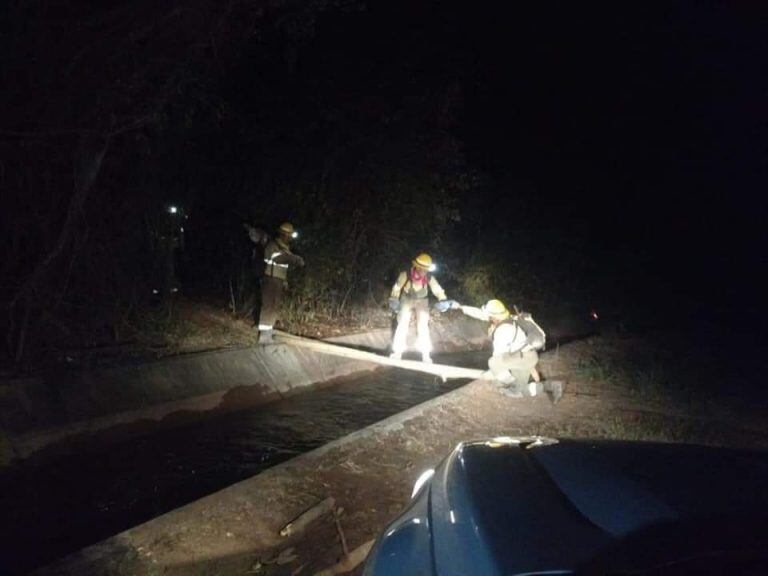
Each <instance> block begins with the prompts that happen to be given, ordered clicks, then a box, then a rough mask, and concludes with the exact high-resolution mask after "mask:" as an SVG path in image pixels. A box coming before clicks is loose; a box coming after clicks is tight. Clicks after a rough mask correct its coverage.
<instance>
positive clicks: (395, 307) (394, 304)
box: [389, 298, 400, 314]
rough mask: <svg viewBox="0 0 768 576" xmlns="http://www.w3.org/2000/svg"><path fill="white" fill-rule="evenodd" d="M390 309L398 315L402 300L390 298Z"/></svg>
mask: <svg viewBox="0 0 768 576" xmlns="http://www.w3.org/2000/svg"><path fill="white" fill-rule="evenodd" d="M389 309H390V310H392V312H394V313H395V314H397V313H398V312H399V311H400V300H398V299H397V298H390V299H389Z"/></svg>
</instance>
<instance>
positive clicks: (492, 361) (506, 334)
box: [456, 300, 563, 402]
mask: <svg viewBox="0 0 768 576" xmlns="http://www.w3.org/2000/svg"><path fill="white" fill-rule="evenodd" d="M456 307H458V308H459V309H460V310H461V311H462V312H463V313H464V314H466V315H467V316H470V317H472V318H476V319H478V320H482V321H484V322H489V323H490V325H489V327H488V336H489V337H490V338H491V341H492V342H493V354H492V355H491V357H490V358H489V359H488V368H489V371H490V375H491V376H492V377H493V379H494V380H495V381H496V382H497V383H498V384H499V386H500V389H501V391H502V392H503V393H504V394H506V395H508V396H515V397H520V396H536V395H537V394H538V393H540V392H542V391H546V392H550V393H551V394H552V399H553V401H554V402H557V401H558V400H559V399H560V397H561V396H562V394H563V385H562V382H559V381H546V382H540V381H539V378H538V371H537V370H536V365H537V364H538V363H539V354H538V352H537V351H538V350H540V349H541V348H543V347H544V344H545V342H546V335H545V334H544V331H543V330H542V329H541V327H540V326H539V325H538V324H536V322H534V320H533V318H531V315H530V314H525V313H519V314H512V313H510V311H509V310H508V309H507V307H506V306H505V305H504V303H503V302H502V301H501V300H489V301H488V302H487V303H486V304H485V305H484V306H483V307H482V308H475V307H472V306H464V305H459V304H457V305H456ZM532 375H533V376H534V377H535V379H534V381H533V382H530V383H529V382H528V380H529V378H530V377H531V376H532Z"/></svg>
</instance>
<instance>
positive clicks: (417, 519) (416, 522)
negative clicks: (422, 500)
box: [413, 518, 421, 524]
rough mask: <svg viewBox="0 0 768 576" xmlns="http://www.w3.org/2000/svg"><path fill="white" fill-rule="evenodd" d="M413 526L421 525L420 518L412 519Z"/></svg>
mask: <svg viewBox="0 0 768 576" xmlns="http://www.w3.org/2000/svg"><path fill="white" fill-rule="evenodd" d="M413 523H414V524H421V518H414V519H413Z"/></svg>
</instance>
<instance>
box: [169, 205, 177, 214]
mask: <svg viewBox="0 0 768 576" xmlns="http://www.w3.org/2000/svg"><path fill="white" fill-rule="evenodd" d="M178 211H179V209H178V208H177V207H176V206H168V213H169V214H176V213H177V212H178Z"/></svg>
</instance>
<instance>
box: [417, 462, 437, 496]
mask: <svg viewBox="0 0 768 576" xmlns="http://www.w3.org/2000/svg"><path fill="white" fill-rule="evenodd" d="M434 474H435V471H434V470H433V469H432V468H430V469H429V470H424V472H422V473H421V476H419V477H418V479H417V480H416V482H415V483H414V484H413V490H412V491H411V498H414V497H415V496H416V494H418V493H419V490H421V487H422V486H424V484H426V483H427V482H428V481H429V479H430V478H432V476H434Z"/></svg>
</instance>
